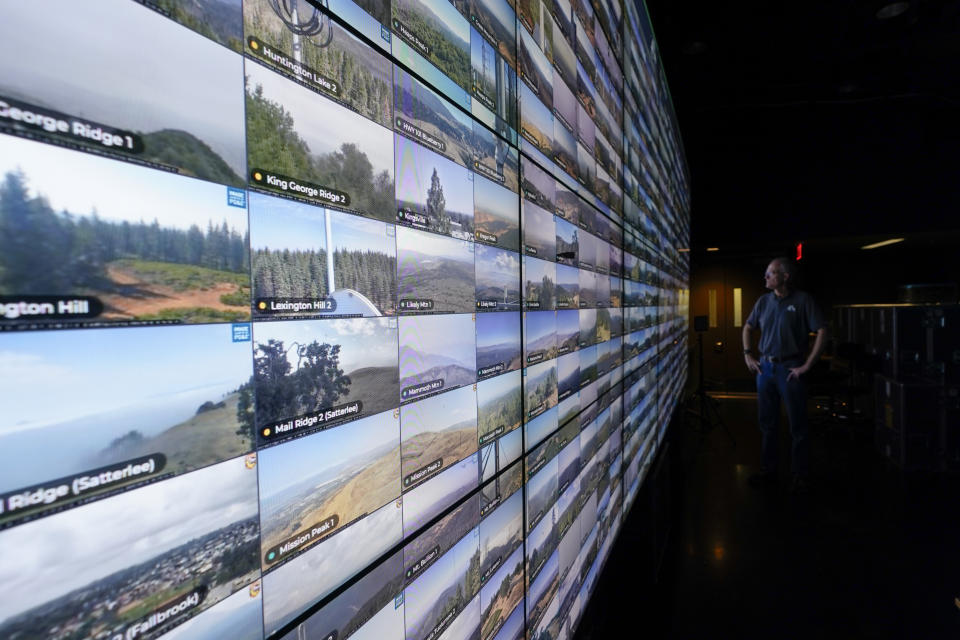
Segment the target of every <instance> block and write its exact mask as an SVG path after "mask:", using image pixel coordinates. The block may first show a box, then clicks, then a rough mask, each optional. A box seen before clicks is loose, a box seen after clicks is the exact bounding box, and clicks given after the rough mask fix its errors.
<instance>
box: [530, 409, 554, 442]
mask: <svg viewBox="0 0 960 640" xmlns="http://www.w3.org/2000/svg"><path fill="white" fill-rule="evenodd" d="M558 420H559V414H558V412H557V408H556V407H553V408H552V409H547V410H546V411H544V412H543V413H541V414H540V415H538V416H537V417H535V418H533V419H531V420H530V421H528V422H527V424H526V425H525V426H524V439H525V440H526V448H527V450H528V451H529V450H530V449H533V448H534V447H535V446H536V445H538V444H539V443H540V442H543V441H544V440H545V439H546V438H548V437H549V436H550V434H552V433H553V432H555V431H556V430H557V427H558V426H559V422H558Z"/></svg>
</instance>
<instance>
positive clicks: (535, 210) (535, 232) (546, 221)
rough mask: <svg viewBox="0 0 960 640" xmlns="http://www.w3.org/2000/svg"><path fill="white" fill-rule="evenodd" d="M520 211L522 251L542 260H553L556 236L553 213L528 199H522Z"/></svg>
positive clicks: (554, 257)
mask: <svg viewBox="0 0 960 640" xmlns="http://www.w3.org/2000/svg"><path fill="white" fill-rule="evenodd" d="M521 211H522V216H523V251H524V253H525V254H526V255H528V256H534V257H536V258H540V259H542V260H550V261H553V260H555V259H556V252H555V246H556V237H555V234H554V222H553V220H554V217H553V214H552V213H550V212H549V211H547V210H546V209H542V208H541V207H539V206H538V205H536V204H534V203H532V202H530V201H529V200H523V201H522V205H521Z"/></svg>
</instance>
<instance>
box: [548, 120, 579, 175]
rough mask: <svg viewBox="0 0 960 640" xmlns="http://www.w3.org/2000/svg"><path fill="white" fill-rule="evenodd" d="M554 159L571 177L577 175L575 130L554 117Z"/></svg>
mask: <svg viewBox="0 0 960 640" xmlns="http://www.w3.org/2000/svg"><path fill="white" fill-rule="evenodd" d="M553 161H554V162H556V163H557V166H558V167H560V168H561V169H562V170H564V171H566V172H567V174H568V175H569V176H571V177H576V175H577V141H576V138H575V137H574V135H573V132H572V131H570V130H569V129H567V128H566V127H564V126H563V125H562V124H560V119H559V118H555V119H554V127H553Z"/></svg>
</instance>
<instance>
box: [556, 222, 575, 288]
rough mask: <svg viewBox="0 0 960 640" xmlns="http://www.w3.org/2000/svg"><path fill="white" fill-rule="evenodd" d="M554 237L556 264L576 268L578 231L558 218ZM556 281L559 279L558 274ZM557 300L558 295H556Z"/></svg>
mask: <svg viewBox="0 0 960 640" xmlns="http://www.w3.org/2000/svg"><path fill="white" fill-rule="evenodd" d="M555 231H556V237H555V244H556V249H557V262H558V263H559V264H565V265H568V266H571V267H576V266H578V265H579V263H580V260H579V257H578V251H577V248H578V245H579V242H578V239H577V236H578V235H579V230H578V229H577V227H576V226H574V225H573V224H572V223H570V222H567V221H566V220H564V219H563V218H558V219H557V220H556V227H555ZM557 275H558V279H559V273H558V274H557ZM558 298H559V295H558Z"/></svg>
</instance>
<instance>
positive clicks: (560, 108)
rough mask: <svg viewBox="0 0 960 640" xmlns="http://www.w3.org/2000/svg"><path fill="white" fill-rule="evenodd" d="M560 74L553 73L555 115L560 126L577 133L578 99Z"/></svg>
mask: <svg viewBox="0 0 960 640" xmlns="http://www.w3.org/2000/svg"><path fill="white" fill-rule="evenodd" d="M561 40H562V38H561ZM555 71H556V68H555ZM558 75H559V74H558V73H554V74H553V115H554V117H555V118H556V122H557V123H558V124H560V126H562V127H563V128H564V129H566V130H567V131H568V132H570V133H571V134H576V132H577V99H576V98H575V97H574V95H573V91H571V90H570V87H568V86H567V83H566V82H564V81H563V79H562V78H561V77H558Z"/></svg>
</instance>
